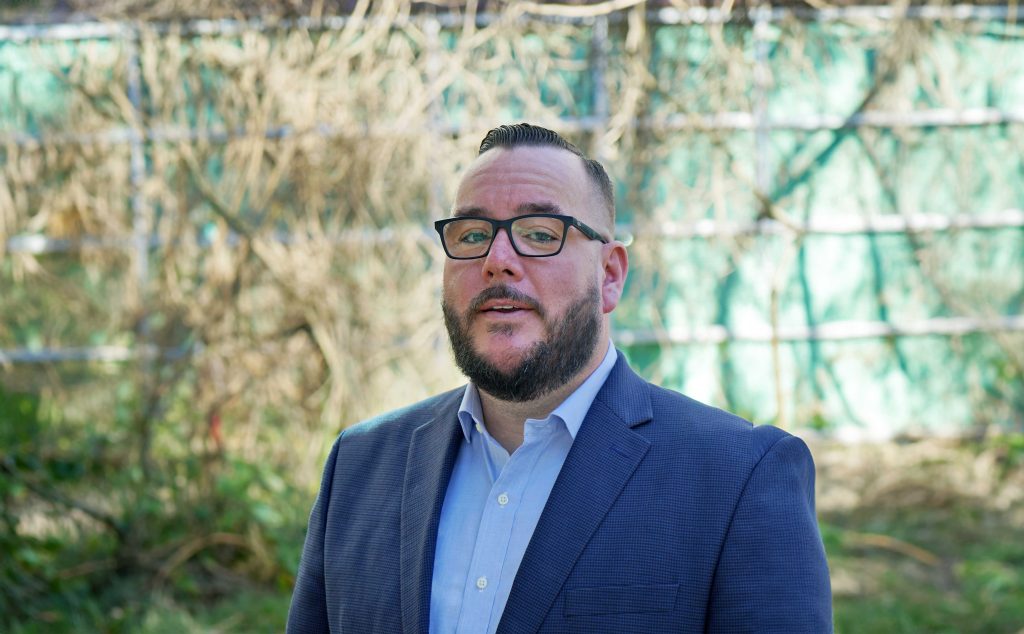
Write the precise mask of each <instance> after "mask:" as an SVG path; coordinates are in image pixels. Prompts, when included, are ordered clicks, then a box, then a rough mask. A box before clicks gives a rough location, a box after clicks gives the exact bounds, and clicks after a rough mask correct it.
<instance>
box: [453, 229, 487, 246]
mask: <svg viewBox="0 0 1024 634" xmlns="http://www.w3.org/2000/svg"><path fill="white" fill-rule="evenodd" d="M490 239H491V236H490V234H489V233H487V232H486V231H467V232H465V233H463V234H462V235H460V236H459V242H460V243H462V244H480V243H481V242H487V241H488V240H490Z"/></svg>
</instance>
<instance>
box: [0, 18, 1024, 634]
mask: <svg viewBox="0 0 1024 634" xmlns="http://www.w3.org/2000/svg"><path fill="white" fill-rule="evenodd" d="M520 120H527V121H530V122H533V123H537V124H540V125H544V126H547V127H550V128H553V129H555V130H557V131H559V132H561V133H562V134H563V135H565V136H566V137H567V138H569V139H571V140H572V141H574V142H575V143H576V144H577V145H579V146H580V147H581V148H582V149H583V150H584V151H585V152H587V153H589V154H590V155H591V156H594V157H596V158H598V159H599V160H601V161H602V162H603V163H604V164H605V165H606V166H607V167H608V169H609V171H610V173H611V175H612V177H613V179H614V181H615V182H616V187H617V196H618V234H619V237H620V238H621V239H623V240H625V241H626V242H628V243H629V254H630V260H631V269H632V270H631V271H630V279H629V284H628V287H627V291H626V296H625V299H624V302H623V304H622V305H620V307H619V309H618V310H617V311H616V313H615V333H614V336H613V337H614V340H615V342H616V343H617V345H618V346H619V347H620V349H622V350H623V351H624V352H625V353H626V355H627V356H628V357H629V359H630V361H631V362H632V364H633V365H634V367H636V368H637V369H638V370H639V371H641V373H642V374H644V375H645V376H646V377H647V378H649V379H651V380H653V381H656V382H658V383H661V384H663V385H666V386H668V387H672V388H674V389H677V390H680V391H683V392H686V393H687V394H689V395H691V396H693V397H695V398H698V399H700V400H704V401H707V402H710V403H712V404H715V405H717V406H720V407H724V408H727V409H729V410H732V411H734V412H737V413H739V414H741V415H743V416H745V417H747V418H750V419H751V420H753V421H755V422H758V423H772V424H776V425H779V426H782V427H785V428H787V429H789V430H790V431H792V432H794V433H797V434H799V435H800V436H802V437H803V438H805V439H806V440H807V441H808V443H809V444H810V445H811V447H812V450H813V452H814V454H815V458H816V461H817V464H818V512H819V518H820V522H821V528H822V534H823V537H824V540H825V545H826V548H827V551H828V555H829V562H830V566H831V569H832V582H833V589H834V594H835V610H836V629H837V632H839V633H840V634H853V633H858V632H879V633H882V632H885V633H889V632H907V633H910V632H914V633H916V632H984V633H997V632H1007V633H1011V634H1016V633H1019V632H1024V307H1022V306H1024V8H1022V7H1018V4H1017V3H1016V2H1013V3H1005V4H999V3H975V4H958V5H953V4H948V3H945V2H938V1H935V2H897V3H873V2H860V3H851V2H845V1H841V2H837V1H835V0H813V1H812V0H807V1H806V2H775V3H772V2H742V1H736V2H730V1H726V2H713V3H712V2H704V3H697V2H684V1H682V0H676V1H673V0H659V1H653V0H652V1H649V2H636V1H635V0H610V1H604V2H588V3H582V2H581V3H574V4H556V3H548V2H482V1H480V2H460V3H455V2H443V1H439V2H412V3H410V2H402V1H398V0H390V1H389V0H381V1H377V2H366V1H347V0H337V1H333V0H268V1H263V2H254V1H250V0H202V1H200V0H115V1H109V0H105V1H100V0H3V2H0V549H2V551H0V631H3V632H14V633H29V632H276V631H281V630H282V629H283V624H284V621H285V616H286V612H287V605H288V599H289V596H290V592H291V588H292V584H293V581H294V578H293V575H294V572H295V570H296V567H297V564H298V559H299V554H300V551H301V546H302V540H303V535H304V531H305V522H306V518H307V514H308V512H309V509H310V507H311V505H312V502H313V498H314V496H315V492H316V488H317V485H318V481H319V476H320V470H321V468H322V464H323V459H324V457H325V456H326V453H327V451H328V449H329V447H330V444H331V442H332V440H333V438H334V437H335V436H336V435H337V433H338V432H339V431H340V430H342V429H343V428H345V427H346V426H348V425H350V424H353V423H355V422H358V421H359V420H361V419H363V418H366V417H368V416H370V415H373V414H375V413H379V412H382V411H385V410H389V409H393V408H396V407H399V406H402V405H406V404H409V403H411V402H413V401H416V400H418V399H420V398H424V397H426V396H428V395H430V394H433V393H436V392H438V391H441V390H443V389H448V388H451V387H454V386H456V385H458V384H460V382H461V378H460V376H459V374H458V372H457V371H456V370H455V369H454V366H453V363H452V361H451V358H450V354H449V350H448V343H447V336H446V335H445V333H444V328H443V324H442V322H441V319H440V311H439V307H438V304H439V298H440V270H441V267H442V265H443V258H444V254H443V252H442V251H441V249H440V245H439V244H438V242H437V239H436V236H435V235H434V234H433V231H432V228H431V225H430V221H431V220H433V219H436V218H440V217H443V216H445V215H446V214H447V213H448V207H449V205H450V202H451V200H452V196H453V193H454V188H455V186H456V183H457V179H458V175H459V173H460V170H461V169H463V168H464V167H465V166H466V165H467V164H468V163H469V162H470V161H471V160H472V159H473V157H474V156H475V154H476V148H477V145H478V143H479V141H480V139H481V138H482V136H483V135H484V133H485V132H486V131H487V130H488V129H490V128H491V127H494V126H495V125H498V124H501V123H509V122H516V121H520Z"/></svg>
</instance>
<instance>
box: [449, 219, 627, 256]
mask: <svg viewBox="0 0 1024 634" xmlns="http://www.w3.org/2000/svg"><path fill="white" fill-rule="evenodd" d="M569 227H576V228H577V229H579V230H580V233H582V234H583V235H585V236H587V238H589V239H591V240H600V241H601V242H602V243H603V244H608V241H607V240H605V239H604V238H602V237H601V234H599V233H598V232H596V231H594V230H593V229H591V228H590V227H588V226H587V225H585V224H583V223H582V222H580V221H579V220H577V219H576V218H573V217H572V216H560V215H558V214H527V215H525V216H516V217H515V218H509V219H508V220H495V219H493V218H484V217H481V216H458V217H455V218H445V219H444V220H438V221H437V222H435V223H434V229H436V230H437V234H438V235H439V236H441V246H443V247H444V252H445V253H446V254H448V257H450V258H452V259H453V260H473V259H475V258H482V257H484V256H485V255H487V254H488V253H490V251H491V245H492V244H494V238H495V237H496V236H497V235H498V231H500V230H501V229H504V230H505V232H506V233H508V238H509V241H510V242H511V243H512V248H513V249H515V251H516V253H518V254H519V255H521V256H525V257H528V258H548V257H551V256H553V255H558V254H559V253H561V252H562V247H563V246H565V237H566V235H568V233H569Z"/></svg>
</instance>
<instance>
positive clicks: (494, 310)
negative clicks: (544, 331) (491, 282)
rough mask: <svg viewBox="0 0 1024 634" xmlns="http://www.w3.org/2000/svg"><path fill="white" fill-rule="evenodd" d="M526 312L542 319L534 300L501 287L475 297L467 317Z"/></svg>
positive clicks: (540, 311)
mask: <svg viewBox="0 0 1024 634" xmlns="http://www.w3.org/2000/svg"><path fill="white" fill-rule="evenodd" d="M526 311H531V312H535V313H537V314H538V315H539V316H540V317H541V318H543V317H544V311H543V310H542V309H541V307H540V304H539V303H538V302H537V301H536V300H535V299H533V298H532V297H530V296H529V295H526V294H525V293H522V292H520V291H518V290H516V289H514V288H512V287H510V286H506V285H501V286H496V287H492V288H488V289H486V290H484V291H483V292H481V293H480V294H479V295H477V296H476V297H475V298H474V299H473V301H472V302H470V305H469V310H468V311H467V316H471V315H480V314H484V313H486V314H489V315H495V316H496V315H514V314H516V313H519V312H526ZM470 319H472V317H470Z"/></svg>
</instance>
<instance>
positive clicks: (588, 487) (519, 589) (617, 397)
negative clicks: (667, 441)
mask: <svg viewBox="0 0 1024 634" xmlns="http://www.w3.org/2000/svg"><path fill="white" fill-rule="evenodd" d="M462 394H463V391H462V390H454V391H453V392H450V393H449V394H447V395H444V396H443V397H442V400H441V402H440V403H439V405H438V407H437V410H436V414H435V415H434V417H433V418H432V419H431V420H430V421H429V422H427V423H426V424H424V425H422V426H420V427H418V428H417V429H416V430H415V431H414V432H413V435H412V440H411V441H410V443H409V454H408V457H407V460H406V472H405V482H404V485H403V489H402V516H401V528H400V530H401V547H400V548H401V553H400V557H401V575H402V578H401V581H400V587H401V608H402V628H403V630H404V631H405V632H408V633H417V634H426V633H427V631H428V629H429V624H430V588H431V581H432V575H433V567H434V550H435V548H436V545H437V527H438V524H439V522H440V518H441V507H442V505H443V504H444V497H445V493H446V492H447V489H448V481H449V480H450V478H451V475H452V470H453V469H454V467H455V459H456V457H457V456H458V450H459V446H460V440H461V437H462V436H461V432H460V429H459V424H458V409H459V403H460V399H461V397H462ZM650 419H651V401H650V395H649V394H648V391H647V384H646V383H645V382H644V381H643V379H641V378H640V377H639V376H637V375H636V374H635V373H634V372H633V371H632V370H631V369H630V367H629V364H628V363H627V362H626V360H625V357H623V355H622V353H619V358H618V360H617V361H616V363H615V367H614V368H612V371H611V374H609V375H608V379H607V380H606V381H605V383H604V386H603V387H602V388H601V390H600V391H599V392H598V394H597V397H596V398H595V399H594V403H593V405H591V406H590V410H589V411H588V412H587V416H586V418H584V420H583V425H582V426H581V427H580V431H579V432H578V433H577V435H576V439H575V441H574V442H573V446H572V449H570V450H569V455H568V456H567V457H566V459H565V464H564V465H563V466H562V471H561V472H560V473H559V475H558V479H557V480H556V481H555V485H554V487H553V488H552V490H551V495H550V496H549V497H548V501H547V504H546V505H545V507H544V511H543V513H542V514H541V517H540V520H539V521H538V523H537V528H536V530H535V531H534V534H533V537H532V539H531V540H530V544H529V546H528V547H527V549H526V553H525V555H524V556H523V561H522V563H521V564H520V566H519V571H518V573H517V574H516V579H515V582H514V584H513V586H512V592H511V594H510V595H509V599H508V603H507V604H506V606H505V612H504V615H503V616H502V619H501V623H500V624H499V626H498V632H499V633H501V632H520V631H522V632H533V631H536V630H537V629H538V627H539V626H540V624H541V622H542V621H543V619H544V616H545V615H546V614H547V612H548V610H549V609H550V608H551V603H552V602H553V601H554V599H555V596H556V595H557V594H558V593H559V591H560V589H561V587H562V585H563V584H564V583H565V579H566V578H567V577H568V575H569V573H570V572H571V570H572V567H573V565H574V563H575V561H576V559H577V558H578V556H579V554H580V553H581V552H582V550H583V548H584V547H585V546H586V544H587V541H589V539H590V536H591V535H592V534H593V533H594V531H595V530H596V529H597V527H598V525H599V524H600V523H601V520H602V519H603V518H604V516H605V514H606V513H607V512H608V510H609V509H610V508H611V506H612V504H613V503H614V502H615V499H616V498H617V497H618V495H619V493H620V492H621V491H622V488H623V487H624V486H625V484H626V482H627V481H628V480H629V478H630V477H631V476H632V474H633V471H634V470H635V469H636V467H637V465H638V464H640V461H641V460H642V459H643V457H644V455H645V454H646V453H647V449H648V447H649V443H648V441H647V440H645V439H644V438H643V437H642V436H640V435H639V434H637V433H636V432H634V431H633V430H632V428H633V427H636V426H637V425H639V424H642V423H644V422H646V421H648V420H650ZM598 467H599V468H598Z"/></svg>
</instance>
